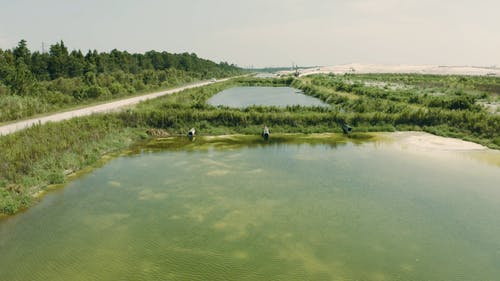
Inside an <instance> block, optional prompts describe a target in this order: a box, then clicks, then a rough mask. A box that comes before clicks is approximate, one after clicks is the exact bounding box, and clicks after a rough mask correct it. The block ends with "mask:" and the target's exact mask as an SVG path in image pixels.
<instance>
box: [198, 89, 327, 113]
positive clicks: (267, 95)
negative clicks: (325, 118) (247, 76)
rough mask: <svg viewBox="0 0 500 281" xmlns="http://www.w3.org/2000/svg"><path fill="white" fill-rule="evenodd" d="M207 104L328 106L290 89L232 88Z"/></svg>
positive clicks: (233, 105) (232, 105)
mask: <svg viewBox="0 0 500 281" xmlns="http://www.w3.org/2000/svg"><path fill="white" fill-rule="evenodd" d="M207 102H208V104H210V105H213V106H218V105H224V106H229V107H235V108H243V107H248V106H251V105H262V106H281V107H285V106H288V105H302V106H329V105H328V104H326V103H324V102H322V101H321V100H319V99H317V98H314V97H311V96H307V95H304V94H303V93H302V91H300V90H297V89H295V88H291V87H234V88H230V89H227V90H224V91H222V92H220V93H218V94H216V95H215V96H213V97H211V98H210V99H209V100H208V101H207Z"/></svg>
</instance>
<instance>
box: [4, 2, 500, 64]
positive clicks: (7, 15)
mask: <svg viewBox="0 0 500 281" xmlns="http://www.w3.org/2000/svg"><path fill="white" fill-rule="evenodd" d="M21 39H26V40H27V41H28V45H29V47H30V48H31V49H39V50H40V49H41V47H42V42H45V44H46V46H47V45H49V44H53V43H54V42H56V41H58V40H64V42H65V43H66V45H67V46H69V48H70V49H81V50H82V51H86V50H88V49H97V50H99V51H109V50H111V49H113V48H117V49H120V50H128V51H130V52H144V51H148V50H152V49H154V50H165V51H169V52H195V53H196V54H198V56H200V57H204V58H208V59H212V60H215V61H227V62H230V63H236V64H238V65H240V66H245V67H247V66H250V65H254V66H256V67H257V66H278V65H282V66H289V65H291V64H292V62H295V63H296V64H299V65H334V64H345V63H383V64H440V65H482V66H490V65H498V66H500V1H499V0H329V1H327V0H244V1H243V0H211V1H209V0H203V1H202V0H182V1H180V0H179V1H174V0H163V1H160V0H142V1H132V0H120V1H118V0H117V1H112V0H0V48H2V49H7V48H12V47H14V46H15V45H16V44H17V42H18V41H19V40H21Z"/></svg>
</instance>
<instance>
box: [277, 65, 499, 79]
mask: <svg viewBox="0 0 500 281" xmlns="http://www.w3.org/2000/svg"><path fill="white" fill-rule="evenodd" d="M280 73H281V74H289V73H291V71H282V72H280ZM319 73H333V74H344V73H363V74H364V73H417V74H437V75H484V76H486V75H487V76H493V77H500V68H496V67H495V68H493V67H474V66H440V65H382V64H344V65H335V66H322V67H315V68H308V69H301V70H300V75H301V76H303V75H311V74H319Z"/></svg>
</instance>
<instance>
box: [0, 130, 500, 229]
mask: <svg viewBox="0 0 500 281" xmlns="http://www.w3.org/2000/svg"><path fill="white" fill-rule="evenodd" d="M294 136H297V138H296V139H294ZM273 137H275V140H276V142H275V143H280V142H282V143H288V142H287V140H286V139H289V140H296V141H297V143H304V142H306V143H307V142H308V141H310V142H312V141H319V142H324V143H328V141H330V142H338V143H344V142H353V143H354V142H358V141H361V142H366V143H370V142H371V143H377V142H383V143H386V144H392V145H397V146H398V148H399V149H403V150H406V151H410V150H413V151H417V152H418V151H421V152H422V151H423V152H452V153H481V154H484V153H491V152H497V150H495V149H490V148H488V147H486V146H483V145H480V144H477V143H474V142H469V141H464V140H461V139H456V138H449V137H441V136H437V135H433V134H431V133H427V132H420V131H398V132H366V133H357V134H356V135H353V136H352V137H347V136H345V135H343V134H341V133H329V132H325V133H312V134H300V133H289V134H273V135H272V136H271V138H273ZM177 138H179V139H182V138H184V137H183V136H171V137H167V138H162V137H151V138H149V139H147V140H138V141H136V142H134V143H131V144H130V145H128V146H127V147H124V148H123V149H119V150H118V151H112V152H109V153H106V154H104V155H102V156H101V157H100V158H99V159H98V160H97V161H96V162H94V163H93V164H90V165H88V166H84V167H82V168H81V169H79V170H76V171H73V172H72V173H70V174H67V175H65V181H64V183H61V184H51V185H47V186H45V187H44V188H42V189H40V190H37V191H36V192H35V193H33V194H31V196H32V198H33V200H34V201H33V202H37V201H40V200H43V197H44V196H45V195H47V194H49V193H51V192H52V191H55V190H60V189H61V188H65V186H66V185H67V184H69V183H71V182H72V181H74V180H76V179H78V178H79V177H80V176H82V175H86V174H88V173H90V172H92V171H94V170H95V169H97V168H100V167H103V166H104V165H106V164H107V163H108V162H109V161H110V160H112V159H115V158H117V157H120V156H123V155H129V154H130V153H133V151H134V150H135V149H134V146H141V145H143V146H146V147H147V143H145V142H144V141H147V142H152V141H154V140H160V141H161V140H162V139H164V140H166V139H170V140H172V139H177ZM198 138H199V139H202V140H205V142H206V144H210V143H218V142H224V141H230V142H235V143H238V142H242V143H245V142H248V141H249V140H250V141H251V142H255V141H256V140H259V141H260V139H261V138H260V136H256V135H244V134H223V135H207V136H198ZM238 138H241V140H239V139H238ZM205 142H204V141H202V142H201V143H200V145H204V143H205ZM292 143H293V142H292ZM166 145H167V146H166V147H168V145H169V142H166ZM496 158H498V159H496ZM478 159H479V158H478ZM492 159H493V162H492V163H500V153H499V154H498V157H497V156H496V155H494V156H493V158H492ZM487 162H489V161H487ZM34 205H36V203H35V204H34ZM32 206H33V205H32ZM30 207H31V206H30ZM30 207H28V208H23V209H21V210H19V211H18V212H16V213H14V214H12V215H9V214H4V213H0V219H5V218H8V217H11V216H14V215H16V214H20V213H23V212H25V211H27V210H29V209H30Z"/></svg>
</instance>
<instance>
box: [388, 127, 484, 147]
mask: <svg viewBox="0 0 500 281" xmlns="http://www.w3.org/2000/svg"><path fill="white" fill-rule="evenodd" d="M385 135H387V136H388V137H390V138H391V139H393V140H395V141H396V142H397V143H398V144H400V145H401V146H402V147H404V148H413V149H419V150H430V151H431V150H432V151H478V150H488V148H487V147H485V146H482V145H480V144H477V143H473V142H469V141H464V140H460V139H454V138H446V137H440V136H436V135H432V134H429V133H425V132H396V133H386V134H385Z"/></svg>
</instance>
